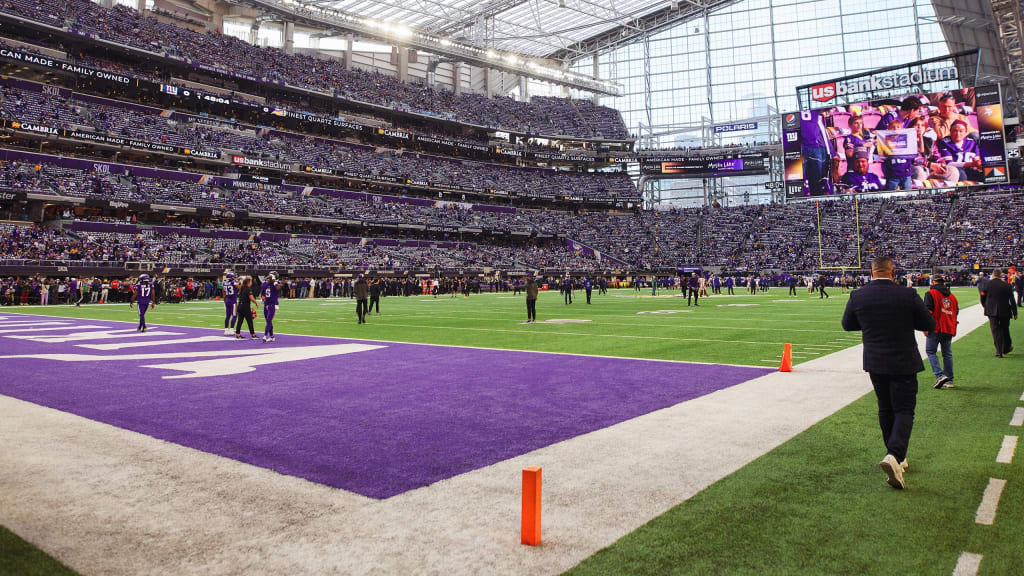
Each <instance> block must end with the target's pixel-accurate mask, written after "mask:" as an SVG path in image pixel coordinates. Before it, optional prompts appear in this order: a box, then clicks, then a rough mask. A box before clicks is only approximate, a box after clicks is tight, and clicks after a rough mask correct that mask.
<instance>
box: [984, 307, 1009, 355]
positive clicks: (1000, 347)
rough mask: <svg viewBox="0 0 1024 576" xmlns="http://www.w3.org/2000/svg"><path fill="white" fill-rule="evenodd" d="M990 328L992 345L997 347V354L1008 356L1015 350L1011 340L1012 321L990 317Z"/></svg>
mask: <svg viewBox="0 0 1024 576" xmlns="http://www.w3.org/2000/svg"><path fill="white" fill-rule="evenodd" d="M988 326H989V328H991V329H992V343H993V344H995V346H996V354H1006V353H1008V352H1009V351H1010V348H1013V341H1012V340H1011V339H1010V319H1009V318H997V317H995V316H989V317H988Z"/></svg>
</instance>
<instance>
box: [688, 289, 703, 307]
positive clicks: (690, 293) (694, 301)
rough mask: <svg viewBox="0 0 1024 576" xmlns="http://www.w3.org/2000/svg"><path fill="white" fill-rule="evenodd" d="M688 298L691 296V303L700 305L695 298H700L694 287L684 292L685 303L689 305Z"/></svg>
mask: <svg viewBox="0 0 1024 576" xmlns="http://www.w3.org/2000/svg"><path fill="white" fill-rule="evenodd" d="M690 298H693V305H694V306H700V304H698V303H697V300H698V299H699V298H700V292H699V291H698V290H697V289H696V288H690V291H689V292H687V293H686V305H687V306H689V305H690Z"/></svg>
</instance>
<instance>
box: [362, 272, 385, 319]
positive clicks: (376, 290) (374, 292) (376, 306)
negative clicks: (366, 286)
mask: <svg viewBox="0 0 1024 576" xmlns="http://www.w3.org/2000/svg"><path fill="white" fill-rule="evenodd" d="M381 291H382V287H381V284H380V278H377V279H376V280H374V281H373V282H372V283H371V284H370V308H369V309H367V311H366V313H367V314H370V313H371V312H374V311H376V312H375V313H376V314H377V316H380V293H381Z"/></svg>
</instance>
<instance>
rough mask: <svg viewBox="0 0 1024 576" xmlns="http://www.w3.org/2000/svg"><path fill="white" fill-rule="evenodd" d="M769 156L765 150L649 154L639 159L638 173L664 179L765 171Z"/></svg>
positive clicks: (763, 172)
mask: <svg viewBox="0 0 1024 576" xmlns="http://www.w3.org/2000/svg"><path fill="white" fill-rule="evenodd" d="M770 158H771V157H770V155H769V154H768V153H767V152H734V153H727V154H707V155H675V156H655V157H650V156H648V157H645V158H644V159H643V160H642V161H641V162H640V173H641V174H643V175H645V176H661V177H663V178H717V177H721V176H745V175H753V174H767V173H768V167H769V162H770Z"/></svg>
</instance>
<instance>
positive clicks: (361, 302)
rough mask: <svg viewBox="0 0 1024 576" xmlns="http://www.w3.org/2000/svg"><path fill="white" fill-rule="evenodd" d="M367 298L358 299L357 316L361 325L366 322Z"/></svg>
mask: <svg viewBox="0 0 1024 576" xmlns="http://www.w3.org/2000/svg"><path fill="white" fill-rule="evenodd" d="M366 308H367V306H366V298H357V299H356V316H358V317H359V323H360V324H363V323H365V322H366V312H367V310H366Z"/></svg>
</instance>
